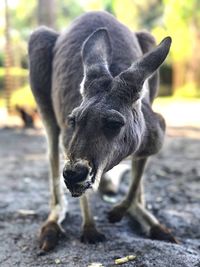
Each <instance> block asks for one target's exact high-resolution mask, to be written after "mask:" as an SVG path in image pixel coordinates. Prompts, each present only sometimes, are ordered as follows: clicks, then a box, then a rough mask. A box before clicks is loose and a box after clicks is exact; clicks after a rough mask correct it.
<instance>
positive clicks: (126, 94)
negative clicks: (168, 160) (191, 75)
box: [28, 12, 176, 251]
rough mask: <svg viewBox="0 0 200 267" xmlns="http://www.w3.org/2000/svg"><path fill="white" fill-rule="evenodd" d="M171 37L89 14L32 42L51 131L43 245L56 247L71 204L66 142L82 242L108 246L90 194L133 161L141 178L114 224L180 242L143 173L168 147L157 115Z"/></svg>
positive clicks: (33, 70) (34, 80)
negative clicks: (151, 203) (148, 194)
mask: <svg viewBox="0 0 200 267" xmlns="http://www.w3.org/2000/svg"><path fill="white" fill-rule="evenodd" d="M170 45H171V38H170V37H166V38H165V39H164V40H163V41H162V42H161V43H160V44H159V45H158V46H155V41H154V38H153V36H152V35H151V34H149V33H148V32H132V31H130V30H129V29H128V28H127V27H126V26H125V25H123V24H121V23H120V22H119V21H117V19H116V18H115V17H114V16H112V15H111V14H109V13H107V12H89V13H86V14H84V15H82V16H80V17H78V18H77V19H75V20H74V21H73V22H72V24H71V25H70V26H69V27H68V28H67V30H66V31H65V32H63V33H61V34H58V33H56V32H55V31H53V30H51V29H49V28H47V27H44V26H41V27H39V28H38V29H36V30H35V31H34V32H33V33H32V35H31V37H30V40H29V48H28V50H29V63H30V83H31V88H32V92H33V95H34V97H35V100H36V102H37V106H38V109H39V111H40V114H41V118H42V121H43V124H44V127H45V130H46V134H47V139H48V149H49V164H50V188H51V201H50V203H51V205H50V206H51V207H50V209H51V210H50V214H49V216H48V218H47V221H46V222H45V223H44V225H43V226H42V228H41V233H40V247H41V249H42V250H45V251H48V250H50V249H53V248H54V247H55V246H56V244H57V242H58V239H59V236H60V233H61V232H62V227H61V222H62V221H63V219H64V218H65V212H66V210H65V207H66V203H65V198H64V193H63V189H62V186H61V185H60V171H59V136H61V140H62V147H63V152H64V156H65V165H64V169H63V180H64V182H65V185H66V187H67V188H68V190H69V191H70V192H71V195H72V197H80V206H81V211H82V217H83V225H82V236H81V240H82V241H83V242H86V243H95V242H99V241H103V240H104V239H105V236H104V235H103V234H102V233H101V232H99V231H98V230H97V228H96V226H95V222H94V219H93V216H92V214H91V211H90V208H89V204H88V195H89V192H90V191H91V189H94V190H96V189H98V187H99V183H100V180H101V179H102V177H103V175H104V174H105V173H106V172H107V171H109V170H111V169H112V168H113V167H114V166H116V165H117V164H118V163H120V161H122V160H123V159H124V158H126V157H127V156H129V155H131V156H132V171H133V175H132V177H133V179H132V182H131V184H130V188H129V191H128V194H127V196H126V197H125V199H124V200H123V201H122V202H121V203H120V204H118V205H116V206H114V207H113V209H112V210H111V211H110V212H109V214H108V219H109V221H110V222H112V223H114V222H117V221H120V220H121V219H122V218H123V216H124V215H125V214H127V213H129V214H130V215H131V216H132V217H133V218H135V219H136V220H137V221H138V222H139V223H140V224H141V226H142V227H143V228H144V230H145V232H146V233H147V235H149V236H150V238H154V239H160V240H166V241H170V242H176V239H175V238H174V237H173V236H172V235H171V233H170V231H169V230H168V229H167V228H166V227H164V226H162V225H161V224H160V223H159V221H158V220H157V219H156V218H155V217H154V215H153V214H151V213H150V212H149V211H148V210H147V209H146V208H145V201H144V196H143V186H142V174H143V171H144V168H145V165H146V162H147V159H148V157H149V156H151V155H153V154H155V153H157V152H158V151H159V150H160V148H161V146H162V144H163V141H164V135H165V121H164V119H163V117H162V116H161V115H160V114H157V113H155V112H153V110H152V107H151V106H152V102H153V100H154V98H155V97H156V95H157V91H158V78H159V76H158V75H159V74H158V68H159V67H160V65H161V64H162V63H163V61H164V60H165V58H166V57H167V55H168V52H169V49H170Z"/></svg>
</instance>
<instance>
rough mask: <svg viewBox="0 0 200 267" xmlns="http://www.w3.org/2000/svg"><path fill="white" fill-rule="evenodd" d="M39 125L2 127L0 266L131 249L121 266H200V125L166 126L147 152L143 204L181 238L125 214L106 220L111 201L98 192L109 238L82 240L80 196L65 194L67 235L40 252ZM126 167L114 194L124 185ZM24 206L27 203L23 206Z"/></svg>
mask: <svg viewBox="0 0 200 267" xmlns="http://www.w3.org/2000/svg"><path fill="white" fill-rule="evenodd" d="M45 151H46V141H45V138H44V134H43V131H42V130H31V129H29V130H23V129H8V128H7V129H6V128H2V129H0V182H1V184H0V240H1V245H0V266H2V267H9V266H12V267H13V266H20V267H21V266H22V267H29V266H34V267H35V266H43V267H44V266H65V267H66V266H69V267H73V266H77V267H82V266H83V267H85V266H88V265H89V264H91V263H94V262H99V263H102V265H103V266H106V267H107V266H115V265H114V260H115V259H116V258H119V257H123V256H127V255H130V254H134V255H136V259H135V260H134V261H132V262H129V263H126V264H123V265H122V266H124V267H125V266H137V267H153V266H154V267H155V266H156V267H179V266H180V267H194V266H195V267H197V266H198V267H199V266H200V205H199V204H200V161H199V156H200V152H199V151H200V129H199V128H186V127H185V128H169V130H168V136H167V138H166V142H165V145H164V148H163V149H162V151H161V152H160V153H159V154H158V155H156V156H154V157H152V158H151V160H150V161H149V164H148V167H147V171H146V173H145V184H146V185H145V192H146V198H147V203H148V209H150V210H152V212H153V213H154V214H155V215H156V216H157V217H158V218H159V220H160V221H161V222H162V223H165V224H166V225H167V226H168V227H169V228H171V229H172V231H173V233H174V235H175V236H176V237H177V239H178V240H179V241H180V244H179V245H175V244H169V243H165V242H161V241H153V240H149V239H148V238H147V237H146V236H145V235H144V234H143V233H142V232H141V230H140V228H139V227H138V225H137V223H136V222H134V221H133V220H132V219H130V218H128V217H126V218H124V219H123V220H122V221H121V222H120V223H116V224H114V225H112V224H110V223H109V222H108V220H107V212H108V211H109V210H110V209H111V206H112V205H113V204H111V203H108V202H105V201H104V200H103V199H102V197H101V196H100V195H99V194H96V195H94V196H93V197H92V198H93V200H92V205H93V206H92V208H93V210H94V213H95V219H96V222H97V225H98V227H99V229H101V231H102V232H103V233H104V234H105V235H106V237H107V241H106V242H105V243H100V244H97V245H86V244H82V243H81V242H80V240H79V238H80V234H81V232H80V225H81V215H80V210H79V204H78V200H77V199H73V198H71V197H70V196H69V213H68V214H67V216H66V220H65V222H64V225H63V227H64V229H65V230H66V233H67V236H66V237H65V238H63V239H62V240H60V242H59V245H58V246H57V247H56V249H55V250H54V251H53V252H50V253H48V254H45V255H40V254H39V253H38V251H39V250H38V242H37V233H38V230H39V227H40V226H41V224H42V222H43V221H44V220H45V219H46V217H47V214H48V197H49V192H48V163H47V157H46V152H45ZM128 178H129V174H127V175H126V176H125V177H124V179H123V182H122V186H121V188H120V192H119V193H118V195H117V196H116V198H115V199H114V200H115V201H117V200H119V199H121V198H122V197H123V195H124V194H125V192H126V191H127V183H128ZM24 210H28V211H29V214H27V212H24Z"/></svg>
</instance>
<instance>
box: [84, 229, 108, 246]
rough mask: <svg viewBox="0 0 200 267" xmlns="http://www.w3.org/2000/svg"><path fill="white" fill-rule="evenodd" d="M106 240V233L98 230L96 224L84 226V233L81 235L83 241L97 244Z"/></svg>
mask: <svg viewBox="0 0 200 267" xmlns="http://www.w3.org/2000/svg"><path fill="white" fill-rule="evenodd" d="M105 240H106V238H105V236H104V234H102V233H100V232H99V231H97V229H96V228H95V226H93V225H92V226H87V227H83V233H82V235H81V242H83V243H89V244H95V243H98V242H103V241H105Z"/></svg>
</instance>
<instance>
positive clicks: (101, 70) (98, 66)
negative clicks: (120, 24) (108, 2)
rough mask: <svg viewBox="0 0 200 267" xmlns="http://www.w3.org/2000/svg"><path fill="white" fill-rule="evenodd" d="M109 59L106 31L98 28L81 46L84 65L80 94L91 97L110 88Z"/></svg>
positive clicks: (110, 52) (110, 54)
mask: <svg viewBox="0 0 200 267" xmlns="http://www.w3.org/2000/svg"><path fill="white" fill-rule="evenodd" d="M111 59H112V47H111V43H110V37H109V34H108V31H107V30H106V29H105V28H99V29H98V30H96V31H95V32H93V33H92V34H91V35H90V36H89V37H88V38H87V39H86V41H85V42H84V43H83V46H82V60H83V67H84V78H83V81H82V83H81V94H82V96H88V97H91V96H93V95H94V94H97V93H99V92H104V91H107V90H110V83H111V80H112V76H111V74H110V72H109V65H110V64H111ZM94 81H95V82H94ZM91 84H92V86H91Z"/></svg>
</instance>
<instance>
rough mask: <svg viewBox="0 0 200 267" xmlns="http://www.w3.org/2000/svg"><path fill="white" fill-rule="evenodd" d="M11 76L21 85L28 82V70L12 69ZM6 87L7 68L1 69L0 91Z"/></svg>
mask: <svg viewBox="0 0 200 267" xmlns="http://www.w3.org/2000/svg"><path fill="white" fill-rule="evenodd" d="M9 71H10V75H11V77H12V79H13V80H14V81H15V80H18V81H20V84H21V85H24V84H25V83H27V81H28V70H26V69H21V68H11V69H10V70H9ZM4 85H5V68H2V67H1V68H0V91H1V90H3V88H4Z"/></svg>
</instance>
